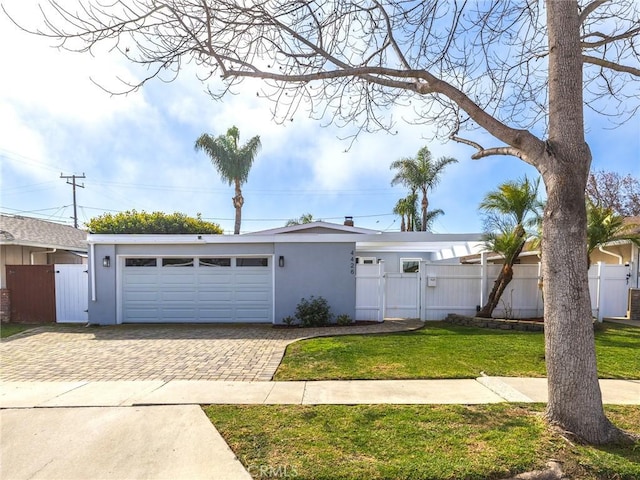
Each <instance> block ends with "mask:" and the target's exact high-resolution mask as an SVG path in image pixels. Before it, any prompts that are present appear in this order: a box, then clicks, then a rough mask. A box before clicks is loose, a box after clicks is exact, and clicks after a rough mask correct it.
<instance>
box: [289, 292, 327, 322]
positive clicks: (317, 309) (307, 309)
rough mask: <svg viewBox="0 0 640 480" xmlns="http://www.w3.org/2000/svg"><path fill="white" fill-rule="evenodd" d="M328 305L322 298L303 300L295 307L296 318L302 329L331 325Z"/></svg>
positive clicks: (312, 297)
mask: <svg viewBox="0 0 640 480" xmlns="http://www.w3.org/2000/svg"><path fill="white" fill-rule="evenodd" d="M331 317H332V315H331V310H330V308H329V303H328V302H327V300H326V299H325V298H323V297H314V296H313V295H312V296H311V297H310V298H309V299H308V300H307V299H306V298H303V299H301V300H300V303H298V305H297V306H296V318H297V319H298V321H299V322H300V325H301V326H303V327H323V326H325V325H328V324H329V323H331Z"/></svg>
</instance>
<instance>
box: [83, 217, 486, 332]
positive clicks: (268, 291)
mask: <svg viewBox="0 0 640 480" xmlns="http://www.w3.org/2000/svg"><path fill="white" fill-rule="evenodd" d="M480 237H481V235H480V234H433V233H429V232H401V233H400V232H395V233H385V232H379V231H375V230H368V229H363V228H358V227H354V226H352V225H351V222H349V221H347V222H345V225H338V224H331V223H327V222H313V223H309V224H304V225H295V226H290V227H283V228H276V229H271V230H265V231H261V232H256V233H251V234H244V235H192V234H186V235H103V234H89V236H88V244H89V290H90V292H89V294H90V298H89V323H92V324H103V325H108V324H119V323H162V322H167V323H179V322H185V323H215V322H263V323H274V324H279V323H281V322H282V319H283V318H285V317H287V316H290V315H293V314H294V313H295V308H296V305H297V304H298V303H299V302H300V299H301V298H309V297H311V296H315V297H318V296H322V297H324V298H326V299H327V301H328V303H329V305H330V307H331V310H332V312H333V313H334V314H336V315H340V314H347V315H349V316H350V317H351V318H354V319H356V320H357V317H356V268H357V267H356V266H357V264H358V263H361V264H378V263H380V262H384V267H385V270H386V271H387V272H402V271H406V272H413V271H415V269H416V268H417V265H418V263H419V262H421V261H427V262H454V263H459V262H458V257H460V256H463V255H469V254H472V253H475V252H478V251H480V249H481V248H482V246H481V245H480V242H479V240H480Z"/></svg>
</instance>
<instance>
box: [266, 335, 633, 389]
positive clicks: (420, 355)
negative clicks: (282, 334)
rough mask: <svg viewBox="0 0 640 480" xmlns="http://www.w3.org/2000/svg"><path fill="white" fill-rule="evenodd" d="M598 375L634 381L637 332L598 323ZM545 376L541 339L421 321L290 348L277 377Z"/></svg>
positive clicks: (542, 341) (320, 340) (308, 378)
mask: <svg viewBox="0 0 640 480" xmlns="http://www.w3.org/2000/svg"><path fill="white" fill-rule="evenodd" d="M596 352H597V355H598V371H599V376H600V377H601V378H634V379H637V378H640V354H639V352H640V329H639V328H637V327H627V326H624V325H618V324H605V325H600V326H598V329H597V331H596ZM480 372H485V373H486V374H487V375H501V376H516V377H543V376H545V374H546V369H545V364H544V335H543V333H538V332H517V331H513V330H493V329H485V328H475V327H461V326H456V325H451V324H448V323H443V322H427V324H426V326H425V327H424V328H422V329H420V330H416V331H413V332H405V333H394V334H377V335H346V336H336V337H322V338H313V339H310V340H302V341H299V342H296V343H293V344H291V345H289V347H288V348H287V352H286V354H285V356H284V359H283V361H282V363H281V365H280V367H279V368H278V371H277V372H276V375H275V378H274V379H275V380H330V379H409V378H414V379H416V378H476V377H478V376H479V375H480Z"/></svg>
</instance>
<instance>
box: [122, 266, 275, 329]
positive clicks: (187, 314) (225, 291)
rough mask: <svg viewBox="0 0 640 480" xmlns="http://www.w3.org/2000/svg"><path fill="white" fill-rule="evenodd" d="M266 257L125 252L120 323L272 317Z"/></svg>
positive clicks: (263, 320)
mask: <svg viewBox="0 0 640 480" xmlns="http://www.w3.org/2000/svg"><path fill="white" fill-rule="evenodd" d="M271 263H272V258H271V257H269V256H262V257H239V256H238V257H180V258H176V257H153V258H150V257H129V258H125V259H124V265H123V269H122V271H123V275H122V297H121V298H122V301H121V305H122V321H123V323H157V322H164V323H218V322H220V323H221V322H247V323H249V322H252V323H253V322H260V323H271V322H272V321H273V275H272V265H271Z"/></svg>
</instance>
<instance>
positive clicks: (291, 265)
mask: <svg viewBox="0 0 640 480" xmlns="http://www.w3.org/2000/svg"><path fill="white" fill-rule="evenodd" d="M280 256H283V257H284V267H279V266H278V259H279V257H280ZM275 265H276V266H275V300H276V304H275V318H274V322H275V323H282V319H283V318H285V317H287V316H293V315H294V314H295V309H296V305H297V304H298V303H299V302H300V300H301V299H302V298H309V297H311V296H312V295H313V296H315V297H324V298H325V299H326V300H327V302H328V304H329V307H330V308H331V312H332V313H333V314H334V315H342V314H346V315H349V316H350V317H351V318H354V319H355V316H356V275H355V243H303V244H296V243H278V244H276V245H275Z"/></svg>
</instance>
